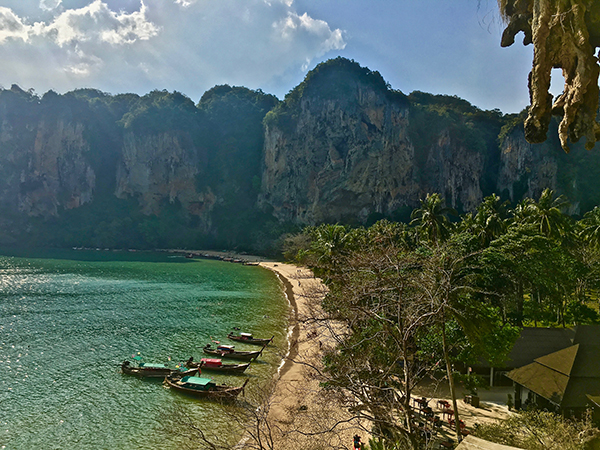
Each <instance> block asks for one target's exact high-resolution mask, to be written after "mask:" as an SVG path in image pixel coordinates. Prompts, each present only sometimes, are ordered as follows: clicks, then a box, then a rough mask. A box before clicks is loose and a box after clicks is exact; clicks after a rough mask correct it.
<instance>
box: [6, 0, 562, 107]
mask: <svg viewBox="0 0 600 450" xmlns="http://www.w3.org/2000/svg"><path fill="white" fill-rule="evenodd" d="M501 33H502V23H501V21H500V17H499V14H498V11H497V6H496V0H144V1H143V2H142V1H140V0H0V60H1V61H3V64H2V68H1V69H0V86H2V87H4V88H8V87H10V86H11V85H12V84H13V83H16V84H18V85H19V86H21V87H22V88H24V89H30V88H32V89H34V90H35V91H36V92H37V93H40V94H41V93H44V92H46V91H47V90H49V89H53V90H55V91H57V92H59V93H63V92H66V91H69V90H72V89H76V88H81V87H92V88H97V89H100V90H102V91H105V92H109V93H112V94H117V93H123V92H135V93H138V94H141V95H143V94H145V93H147V92H149V91H151V90H152V89H167V90H169V91H173V90H177V91H179V92H182V93H183V94H185V95H187V96H189V97H190V98H191V99H192V100H194V101H198V100H199V98H200V97H201V95H202V94H203V93H204V92H205V91H206V90H207V89H210V88H211V87H212V86H214V85H217V84H225V83H227V84H230V85H241V86H247V87H249V88H252V89H259V88H260V89H262V90H263V91H265V92H268V93H271V94H275V95H277V96H278V97H279V98H283V97H284V96H285V94H286V93H287V92H288V91H290V90H291V89H293V88H294V87H295V86H296V85H297V84H298V83H300V82H301V81H302V79H303V78H304V76H305V74H306V72H307V71H308V70H310V69H312V68H314V67H315V66H316V65H317V64H318V63H319V62H321V61H325V60H327V59H329V58H335V57H337V56H344V57H347V58H350V59H354V60H355V61H357V62H358V63H360V64H361V65H362V66H367V67H369V68H370V69H371V70H377V71H379V72H380V73H381V74H382V75H383V77H384V78H385V79H386V81H388V82H389V83H390V84H391V85H392V87H393V88H394V89H398V90H401V91H402V92H404V93H406V94H408V93H410V92H412V91H414V90H419V91H424V92H430V93H434V94H447V95H457V96H459V97H461V98H464V99H466V100H468V101H470V102H471V103H473V104H474V105H475V106H478V107H479V108H482V109H494V108H498V109H500V110H501V111H503V112H505V113H512V112H519V111H520V110H522V109H523V108H524V107H525V106H527V104H528V103H529V99H528V93H527V74H528V73H529V70H530V68H531V60H532V48H531V46H528V47H524V46H523V45H522V43H521V40H522V38H521V37H520V36H519V37H518V38H517V42H516V43H515V44H514V45H513V46H512V47H509V48H501V47H500V36H501ZM555 78H557V79H559V78H560V77H558V76H557V77H555ZM561 84H562V81H560V80H559V81H557V82H556V83H555V86H557V87H554V88H553V91H556V90H558V92H560V87H561Z"/></svg>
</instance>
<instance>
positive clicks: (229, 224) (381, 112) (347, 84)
mask: <svg viewBox="0 0 600 450" xmlns="http://www.w3.org/2000/svg"><path fill="white" fill-rule="evenodd" d="M265 114H266V116H265ZM552 126H553V127H558V123H553V125H552ZM510 127H512V128H510ZM501 129H502V131H501ZM509 129H510V131H509ZM596 168H598V169H596ZM598 180H600V154H598V153H597V152H585V150H584V148H583V145H579V144H577V145H574V146H573V151H572V153H571V154H570V155H568V156H567V155H565V154H564V152H562V150H561V149H560V142H558V140H556V139H555V140H554V141H548V142H545V143H543V144H536V145H532V144H529V143H527V141H526V140H525V138H524V135H523V120H521V119H520V118H519V117H507V116H503V115H502V114H501V113H500V112H499V111H481V110H479V109H477V108H475V107H474V106H472V105H470V104H469V103H468V102H466V101H464V100H461V99H459V98H457V97H451V96H437V95H431V94H425V93H419V92H413V93H411V94H410V95H409V96H406V95H404V94H402V93H401V92H399V91H394V90H392V89H391V88H390V87H389V85H387V84H386V83H385V81H384V80H383V78H382V77H381V75H380V74H379V73H377V72H372V71H370V70H369V69H366V68H362V67H360V66H359V65H358V64H357V63H355V62H353V61H348V60H344V59H342V58H338V59H336V60H331V61H329V62H327V63H323V64H321V65H319V66H317V68H315V69H314V70H313V71H311V72H309V74H307V77H306V79H305V80H304V81H303V82H302V83H301V84H300V85H299V86H297V87H296V88H295V89H294V90H293V91H292V92H290V94H289V95H288V96H287V97H286V99H285V100H284V101H283V102H280V101H279V100H277V99H276V98H275V97H273V96H269V95H268V94H264V93H262V92H260V91H251V90H249V89H245V88H232V87H229V86H218V87H215V88H213V89H211V90H210V91H208V92H207V93H206V94H205V95H204V96H203V98H202V99H201V101H200V103H198V105H194V103H193V102H192V101H191V100H190V99H188V98H187V97H185V96H183V95H182V94H179V93H173V94H170V93H168V92H166V91H154V92H152V93H150V94H148V95H147V96H144V97H139V96H137V95H134V94H127V95H123V96H114V97H112V96H109V95H107V94H103V93H101V92H99V91H94V90H82V91H75V92H73V93H67V94H65V95H62V96H59V95H58V94H55V93H47V94H46V95H44V97H43V98H41V99H40V98H39V97H37V96H35V95H33V94H31V93H28V92H25V91H23V90H21V89H19V88H18V87H17V88H15V87H13V88H11V90H10V91H6V90H1V89H0V209H1V210H2V211H3V215H2V217H0V243H2V242H15V241H22V240H23V235H24V234H27V233H29V235H30V236H32V237H33V238H37V239H39V240H40V241H42V243H43V245H46V244H47V242H46V239H47V236H49V235H50V234H52V233H54V234H56V235H59V234H60V238H57V239H56V245H74V244H76V245H81V244H82V243H90V242H91V243H93V244H92V245H94V246H128V245H137V246H140V247H146V248H153V247H154V248H155V247H162V246H188V245H194V246H203V245H219V246H224V247H225V246H226V247H234V246H236V245H240V244H243V243H245V242H250V241H252V242H253V243H254V244H255V245H254V248H255V249H256V248H259V245H258V244H257V243H264V242H271V241H273V240H274V239H275V238H277V237H278V236H279V235H280V234H281V233H283V232H285V231H288V230H290V229H293V228H292V227H290V224H295V225H307V224H318V223H322V222H341V223H349V224H355V225H356V224H365V223H372V222H373V221H374V220H377V219H379V218H382V217H387V218H390V219H393V220H408V219H409V216H410V212H411V211H412V209H414V208H415V207H417V206H418V205H419V201H420V200H421V199H424V198H425V196H426V195H427V194H428V193H439V194H440V195H441V196H442V197H443V198H444V199H445V201H446V205H447V206H451V207H454V208H455V209H457V210H459V212H468V211H473V210H474V209H475V208H476V207H477V206H478V204H479V203H480V202H481V200H482V199H483V198H484V197H485V196H487V195H491V194H492V193H497V194H499V195H501V196H502V197H503V198H505V199H509V200H511V201H512V202H517V201H520V200H521V199H522V198H524V197H531V198H537V197H538V196H539V195H540V193H541V192H542V191H543V190H544V189H545V188H551V189H553V190H554V191H555V192H556V193H557V194H564V195H565V196H566V197H567V198H568V199H569V200H570V201H571V205H572V209H571V211H570V212H571V213H582V212H585V211H587V210H589V209H591V208H593V207H594V206H595V205H597V204H598V203H600V199H599V198H598V197H599V196H600V194H598V192H600V188H599V187H598V183H599V181H598ZM32 217H38V218H43V219H52V220H47V221H46V222H44V221H42V220H37V219H35V220H32ZM48 223H52V224H53V226H54V228H53V229H52V230H50V229H47V228H44V227H46V225H47V224H48ZM41 224H44V225H41ZM36 227H37V228H36ZM23 230H27V231H25V232H24V231H23ZM82 230H83V231H82ZM80 236H83V237H81V239H80ZM33 238H32V242H33V241H34V239H33ZM36 243H37V242H36ZM132 243H133V244H132Z"/></svg>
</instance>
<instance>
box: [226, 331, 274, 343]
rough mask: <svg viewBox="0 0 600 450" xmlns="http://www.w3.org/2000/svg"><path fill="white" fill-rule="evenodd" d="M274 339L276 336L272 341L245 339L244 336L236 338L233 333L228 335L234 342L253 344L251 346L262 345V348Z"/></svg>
mask: <svg viewBox="0 0 600 450" xmlns="http://www.w3.org/2000/svg"><path fill="white" fill-rule="evenodd" d="M274 337H275V336H273V337H272V338H271V339H258V338H245V337H243V336H235V335H234V334H233V333H229V334H228V335H227V338H229V339H231V340H232V341H236V342H243V343H244V344H251V345H262V346H265V345H268V344H270V343H271V341H272V340H273V338H274Z"/></svg>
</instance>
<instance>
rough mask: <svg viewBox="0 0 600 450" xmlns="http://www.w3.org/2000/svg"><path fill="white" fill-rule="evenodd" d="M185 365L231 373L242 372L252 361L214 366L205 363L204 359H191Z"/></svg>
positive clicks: (209, 370) (204, 370)
mask: <svg viewBox="0 0 600 450" xmlns="http://www.w3.org/2000/svg"><path fill="white" fill-rule="evenodd" d="M185 367H187V368H189V369H193V368H197V369H200V370H201V371H203V372H218V373H225V374H230V375H236V374H242V373H244V371H245V370H246V369H247V368H248V367H250V363H246V364H221V365H220V366H213V365H207V364H204V363H203V362H202V361H200V362H193V361H192V360H191V359H190V360H188V361H187V362H186V363H185Z"/></svg>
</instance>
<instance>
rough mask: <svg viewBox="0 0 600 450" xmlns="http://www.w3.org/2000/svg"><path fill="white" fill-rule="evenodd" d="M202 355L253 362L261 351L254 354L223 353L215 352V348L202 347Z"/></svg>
mask: <svg viewBox="0 0 600 450" xmlns="http://www.w3.org/2000/svg"><path fill="white" fill-rule="evenodd" d="M202 351H203V352H204V353H206V354H207V355H213V356H217V357H219V358H228V359H238V360H240V361H254V360H255V359H256V358H258V357H259V356H260V354H261V353H262V350H257V351H255V352H238V351H233V352H224V351H220V350H217V349H216V348H207V347H204V348H203V349H202Z"/></svg>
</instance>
